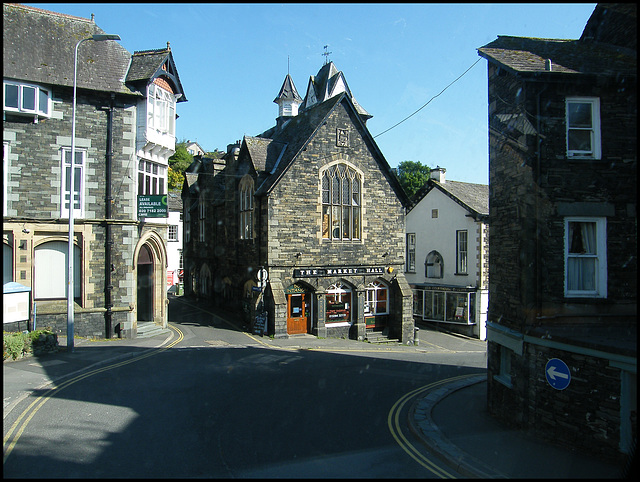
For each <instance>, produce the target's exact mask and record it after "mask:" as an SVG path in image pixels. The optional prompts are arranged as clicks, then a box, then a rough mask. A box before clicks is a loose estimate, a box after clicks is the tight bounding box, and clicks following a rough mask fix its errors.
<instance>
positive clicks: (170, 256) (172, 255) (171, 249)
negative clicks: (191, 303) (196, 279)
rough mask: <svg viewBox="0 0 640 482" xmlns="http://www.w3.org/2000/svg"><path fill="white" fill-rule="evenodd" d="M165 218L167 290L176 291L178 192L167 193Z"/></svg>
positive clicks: (179, 224)
mask: <svg viewBox="0 0 640 482" xmlns="http://www.w3.org/2000/svg"><path fill="white" fill-rule="evenodd" d="M167 203H168V208H169V209H168V211H169V216H168V218H167V224H168V227H167V290H169V291H170V292H173V293H177V285H178V283H179V282H180V276H179V273H180V271H181V270H182V197H181V196H180V193H179V192H170V193H169V194H168V200H167Z"/></svg>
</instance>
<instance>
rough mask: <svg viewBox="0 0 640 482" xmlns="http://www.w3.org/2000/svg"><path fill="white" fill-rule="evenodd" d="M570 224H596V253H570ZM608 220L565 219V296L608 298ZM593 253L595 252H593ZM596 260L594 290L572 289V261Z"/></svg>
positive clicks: (577, 217)
mask: <svg viewBox="0 0 640 482" xmlns="http://www.w3.org/2000/svg"><path fill="white" fill-rule="evenodd" d="M570 223H595V229H596V233H595V253H582V254H581V253H570V248H571V241H572V240H571V239H570ZM606 233H607V218H605V217H589V216H575V217H574V216H572V217H566V218H564V296H565V297H567V298H606V297H607V234H606ZM592 251H593V250H592ZM571 259H578V260H579V259H584V260H586V259H594V260H595V268H594V278H593V282H594V287H593V289H572V287H571V286H570V280H569V278H570V270H571V266H570V260H571Z"/></svg>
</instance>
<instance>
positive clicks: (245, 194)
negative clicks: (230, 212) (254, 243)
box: [239, 176, 253, 239]
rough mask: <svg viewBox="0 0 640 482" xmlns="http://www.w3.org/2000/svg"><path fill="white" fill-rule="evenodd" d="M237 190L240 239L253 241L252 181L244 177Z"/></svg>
mask: <svg viewBox="0 0 640 482" xmlns="http://www.w3.org/2000/svg"><path fill="white" fill-rule="evenodd" d="M239 188H240V199H239V204H240V206H239V212H240V239H253V179H252V178H251V177H249V176H245V177H244V178H242V180H241V181H240V185H239Z"/></svg>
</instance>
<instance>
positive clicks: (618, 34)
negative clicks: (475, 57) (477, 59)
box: [478, 4, 637, 76]
mask: <svg viewBox="0 0 640 482" xmlns="http://www.w3.org/2000/svg"><path fill="white" fill-rule="evenodd" d="M604 19H607V20H606V21H605V20H604ZM609 19H610V20H609ZM625 35H626V37H625ZM636 36H637V34H636V5H635V4H632V6H626V7H625V6H623V5H611V4H598V6H597V7H596V9H595V10H594V12H593V14H592V15H591V17H590V19H589V21H588V22H587V26H586V27H585V30H584V32H583V34H582V36H581V38H580V39H578V40H563V39H544V38H530V37H511V36H506V35H505V36H498V38H497V39H496V40H494V41H493V42H490V43H488V44H487V45H485V46H484V47H481V48H479V49H478V53H479V55H480V56H481V57H484V58H486V59H487V60H489V61H490V62H494V63H496V64H498V65H499V66H501V67H503V68H505V69H507V70H509V71H511V72H516V73H520V74H525V75H528V74H535V75H546V76H553V75H555V76H558V75H563V74H564V75H605V76H618V75H619V74H623V75H628V76H636V75H637V49H636V48H635V46H636ZM631 47H633V48H631ZM547 59H550V60H551V71H548V70H547V69H546V68H545V61H546V60H547Z"/></svg>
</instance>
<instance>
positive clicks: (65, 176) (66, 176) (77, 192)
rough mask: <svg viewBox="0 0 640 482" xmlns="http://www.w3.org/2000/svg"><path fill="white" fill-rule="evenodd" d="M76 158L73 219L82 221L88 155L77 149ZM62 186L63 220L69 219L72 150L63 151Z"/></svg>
mask: <svg viewBox="0 0 640 482" xmlns="http://www.w3.org/2000/svg"><path fill="white" fill-rule="evenodd" d="M75 154H76V158H75V162H74V163H73V166H74V170H73V185H74V189H73V217H74V218H78V219H82V218H84V184H85V179H84V173H85V163H86V157H87V153H86V152H85V151H82V150H78V149H76V151H75ZM61 178H62V186H61V193H62V194H61V197H62V202H61V203H60V216H61V217H63V218H68V217H69V198H70V196H71V192H70V184H71V149H67V148H63V149H62V175H61Z"/></svg>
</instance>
